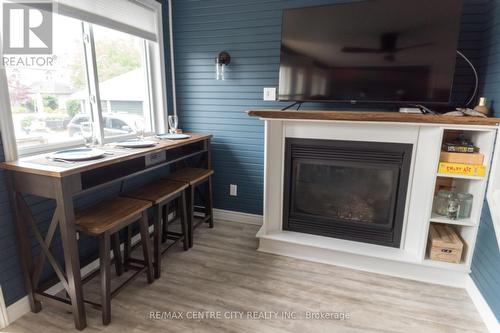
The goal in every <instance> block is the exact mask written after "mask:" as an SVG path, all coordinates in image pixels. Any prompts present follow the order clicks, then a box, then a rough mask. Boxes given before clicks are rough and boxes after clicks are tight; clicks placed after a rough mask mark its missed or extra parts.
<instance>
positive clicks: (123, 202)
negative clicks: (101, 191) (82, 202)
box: [75, 197, 152, 236]
mask: <svg viewBox="0 0 500 333" xmlns="http://www.w3.org/2000/svg"><path fill="white" fill-rule="evenodd" d="M151 206H152V204H151V202H149V201H144V200H138V199H133V198H124V197H116V198H112V199H108V200H104V201H102V202H99V203H98V204H96V205H94V206H92V207H89V208H87V209H83V210H81V211H79V212H76V213H75V224H76V227H77V229H79V230H81V231H83V232H85V233H88V234H90V235H94V236H98V235H101V234H103V233H105V232H107V231H110V230H113V229H114V228H116V227H121V224H122V223H124V222H126V221H127V220H130V219H132V218H134V216H137V217H140V216H141V214H142V212H143V211H144V210H146V209H147V208H149V207H151Z"/></svg>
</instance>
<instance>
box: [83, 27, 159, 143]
mask: <svg viewBox="0 0 500 333" xmlns="http://www.w3.org/2000/svg"><path fill="white" fill-rule="evenodd" d="M93 34H94V43H95V55H96V62H97V76H98V81H99V95H100V99H101V105H106V107H105V108H102V107H101V109H102V111H103V116H104V117H108V118H109V127H108V128H106V127H105V128H104V137H105V138H109V137H111V138H112V137H116V136H120V135H124V134H130V133H135V132H137V131H141V132H142V131H146V132H150V131H151V129H152V124H151V119H152V117H151V111H150V107H149V101H148V97H147V96H148V89H147V88H148V80H147V66H146V61H145V59H146V44H145V41H144V39H142V38H138V37H135V36H132V35H129V34H126V33H123V32H120V31H116V30H112V29H108V28H105V27H101V26H94V27H93ZM144 126H146V128H142V127H144Z"/></svg>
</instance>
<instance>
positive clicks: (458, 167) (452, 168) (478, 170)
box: [438, 162, 486, 177]
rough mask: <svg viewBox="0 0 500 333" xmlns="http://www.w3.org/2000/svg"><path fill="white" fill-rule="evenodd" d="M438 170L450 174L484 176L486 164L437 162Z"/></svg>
mask: <svg viewBox="0 0 500 333" xmlns="http://www.w3.org/2000/svg"><path fill="white" fill-rule="evenodd" d="M438 172H439V173H441V174H450V175H460V176H477V177H484V176H485V175H486V166H484V165H482V164H464V163H450V162H439V168H438Z"/></svg>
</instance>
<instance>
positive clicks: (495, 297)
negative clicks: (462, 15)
mask: <svg viewBox="0 0 500 333" xmlns="http://www.w3.org/2000/svg"><path fill="white" fill-rule="evenodd" d="M483 19H484V20H485V26H484V29H483V38H484V40H483V47H482V51H481V68H480V72H481V74H482V75H481V78H482V80H481V81H482V87H481V95H482V96H486V97H488V99H489V100H490V101H491V106H492V108H493V111H494V115H495V116H496V117H500V106H499V105H500V1H496V0H491V1H488V2H487V4H486V6H485V10H484V15H483ZM471 277H472V279H473V280H474V282H475V284H476V286H477V287H478V289H479V290H480V291H481V293H482V295H483V296H484V298H485V299H486V301H487V302H488V304H489V305H490V308H491V309H492V310H493V312H494V313H495V315H496V317H497V319H498V320H500V252H499V250H498V243H497V239H496V236H495V230H494V227H493V223H492V221H491V215H490V212H489V208H488V204H487V203H485V207H484V209H483V214H482V216H481V224H480V226H479V233H478V237H477V242H476V249H475V252H474V257H473V259H472V273H471Z"/></svg>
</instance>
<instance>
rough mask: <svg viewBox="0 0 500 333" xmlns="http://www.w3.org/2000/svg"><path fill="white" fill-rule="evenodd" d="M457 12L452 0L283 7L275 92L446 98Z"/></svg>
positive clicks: (303, 96) (343, 98) (368, 98)
mask: <svg viewBox="0 0 500 333" xmlns="http://www.w3.org/2000/svg"><path fill="white" fill-rule="evenodd" d="M460 13H461V1H460V0H439V1H438V0H418V1H417V0H365V1H357V2H352V3H343V4H338V5H328V6H317V7H307V8H295V9H287V10H285V11H284V13H283V24H282V42H281V61H280V74H279V75H280V78H279V100H282V101H332V102H333V101H336V102H337V101H340V102H351V103H354V102H391V103H397V104H413V103H429V104H441V103H448V102H449V100H450V95H451V87H452V84H453V76H454V71H455V61H456V50H457V40H458V32H459V26H460Z"/></svg>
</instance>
